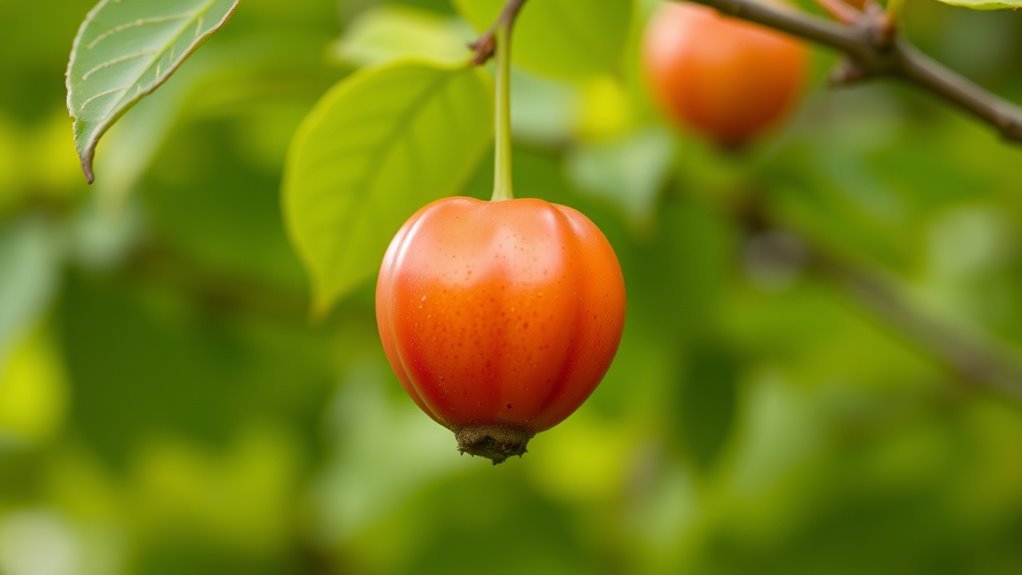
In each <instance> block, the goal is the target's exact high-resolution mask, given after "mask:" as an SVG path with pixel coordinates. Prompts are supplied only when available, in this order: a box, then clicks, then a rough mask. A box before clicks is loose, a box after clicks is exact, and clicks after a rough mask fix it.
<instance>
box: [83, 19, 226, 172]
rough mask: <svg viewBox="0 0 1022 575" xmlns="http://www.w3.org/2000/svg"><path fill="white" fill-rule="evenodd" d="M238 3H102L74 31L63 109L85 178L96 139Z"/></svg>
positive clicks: (180, 61)
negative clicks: (69, 123)
mask: <svg viewBox="0 0 1022 575" xmlns="http://www.w3.org/2000/svg"><path fill="white" fill-rule="evenodd" d="M237 5H238V0H101V1H100V3H99V4H97V5H96V7H95V8H93V9H92V11H91V12H89V15H88V16H86V17H85V21H84V22H82V26H81V28H79V29H78V35H77V36H76V37H75V40H74V45H73V46H72V48H71V58H70V60H69V62H68V66H67V78H66V81H67V107H68V111H70V113H71V118H72V119H73V120H74V136H75V148H76V149H77V150H78V156H79V157H80V158H81V161H82V169H83V170H84V171H85V177H86V179H88V180H89V182H90V183H91V182H92V180H93V173H92V160H93V156H94V155H95V152H96V144H97V143H98V142H99V138H100V137H101V136H102V135H103V134H104V133H105V132H106V131H107V130H108V129H109V128H110V126H112V125H113V123H114V122H115V121H117V119H118V118H120V117H121V116H122V115H123V114H124V113H125V112H126V111H127V110H128V109H129V108H131V107H132V106H134V105H135V103H137V102H138V101H139V100H141V99H142V97H143V96H145V95H146V94H149V93H151V92H152V91H153V90H155V89H156V88H157V87H159V85H160V84H162V83H163V82H164V81H166V80H167V78H168V77H170V75H171V74H172V73H173V72H174V70H176V69H177V68H178V66H180V65H181V63H182V62H183V61H184V60H185V58H187V57H188V56H189V55H191V53H192V52H194V51H195V49H196V48H198V47H199V45H200V44H202V43H203V42H204V41H205V40H206V39H207V38H209V37H210V36H211V35H212V34H213V33H214V32H216V31H217V30H219V29H220V28H221V27H222V26H223V25H224V23H225V22H226V21H227V18H228V17H230V15H231V13H232V12H233V11H234V9H235V8H236V7H237Z"/></svg>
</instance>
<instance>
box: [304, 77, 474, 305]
mask: <svg viewBox="0 0 1022 575" xmlns="http://www.w3.org/2000/svg"><path fill="white" fill-rule="evenodd" d="M492 114H493V112H492V108H491V104H490V90H489V88H488V86H487V84H486V83H485V82H484V81H483V79H482V77H481V76H480V74H479V73H478V72H477V71H476V70H474V69H472V68H468V67H458V68H445V67H440V66H434V65H429V64H423V63H408V62H405V63H396V64H390V65H386V66H383V67H379V68H373V69H367V70H363V71H362V72H359V73H357V74H355V75H354V76H351V77H349V78H347V79H345V80H343V81H342V82H341V83H339V84H338V85H337V86H335V87H334V88H333V89H332V90H331V91H330V92H329V93H328V94H327V95H326V96H324V97H323V99H322V100H320V102H319V103H318V104H317V105H316V107H315V108H314V109H313V110H312V112H311V113H310V114H309V116H308V117H307V118H306V119H305V121H304V122H303V124H302V126H301V127H300V128H299V130H298V133H297V134H296V136H295V139H294V141H293V142H292V144H291V150H290V153H289V157H288V162H287V169H286V174H285V181H284V209H285V212H286V217H287V223H288V228H289V231H290V234H291V238H292V241H293V242H294V244H295V246H296V247H297V250H298V253H299V255H300V256H301V258H302V261H303V262H304V263H305V266H306V268H307V269H308V270H309V273H310V274H311V276H312V280H313V292H314V300H315V301H314V310H315V311H316V312H317V313H324V312H326V311H327V310H328V309H329V308H330V306H331V304H332V303H333V302H334V300H336V299H337V298H338V297H340V296H342V295H344V294H345V293H346V292H348V291H349V290H350V289H351V288H353V287H355V286H356V285H357V284H358V283H359V282H362V281H364V280H365V279H367V278H369V277H370V276H372V274H373V273H374V272H375V271H376V270H377V268H378V267H379V265H380V261H381V259H382V258H383V252H384V251H385V250H386V248H387V244H388V242H389V241H390V238H391V237H392V236H393V234H394V233H396V232H397V229H398V228H399V227H400V226H401V224H402V223H403V222H404V220H405V219H406V218H408V217H409V216H411V215H412V213H413V212H414V211H415V210H416V209H418V208H419V207H421V206H422V205H423V204H425V203H427V202H429V201H430V200H433V199H436V198H439V197H442V196H447V195H451V194H453V193H455V192H456V191H457V190H458V188H459V187H460V186H461V184H462V183H463V182H464V181H465V180H466V178H467V177H468V176H469V175H471V172H472V170H473V169H474V168H475V166H476V164H477V163H478V161H479V159H480V157H481V156H482V154H483V152H484V151H485V150H486V149H487V147H488V145H489V142H490V140H491V138H492V135H493V125H492V124H493V122H492Z"/></svg>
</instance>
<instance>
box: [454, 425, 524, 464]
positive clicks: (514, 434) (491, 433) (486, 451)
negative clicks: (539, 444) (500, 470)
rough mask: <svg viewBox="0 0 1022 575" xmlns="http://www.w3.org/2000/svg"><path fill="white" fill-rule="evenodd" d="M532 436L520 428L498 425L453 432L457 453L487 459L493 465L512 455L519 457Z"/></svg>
mask: <svg viewBox="0 0 1022 575" xmlns="http://www.w3.org/2000/svg"><path fill="white" fill-rule="evenodd" d="M533 435H534V434H533V433H530V432H528V431H526V430H524V429H522V428H520V427H514V426H511V425H500V424H491V425H470V426H465V427H462V428H459V429H457V430H456V431H455V432H454V436H455V437H456V438H457V439H458V451H460V452H461V453H468V454H469V455H478V456H480V457H487V458H489V459H490V460H492V461H493V464H494V465H496V464H498V463H503V461H504V460H505V459H507V458H508V457H511V456H512V455H517V456H519V457H521V456H522V454H524V453H525V451H526V449H525V447H526V446H527V445H528V444H529V440H530V439H532V436H533Z"/></svg>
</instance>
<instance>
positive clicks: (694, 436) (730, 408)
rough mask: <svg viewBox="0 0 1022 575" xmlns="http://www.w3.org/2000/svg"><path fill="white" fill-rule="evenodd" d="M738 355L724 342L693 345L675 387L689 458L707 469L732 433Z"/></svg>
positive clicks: (679, 427)
mask: <svg viewBox="0 0 1022 575" xmlns="http://www.w3.org/2000/svg"><path fill="white" fill-rule="evenodd" d="M740 371H741V369H740V358H739V357H737V356H736V354H734V353H733V352H731V351H730V350H729V349H728V348H727V347H726V346H725V345H723V344H714V343H709V342H706V343H701V344H699V345H696V346H695V347H694V349H693V350H692V353H691V356H690V357H689V359H688V364H687V366H686V369H685V370H684V374H683V379H682V381H681V382H680V388H679V390H678V392H679V395H680V405H679V411H678V418H677V422H676V424H677V427H676V430H677V433H678V434H679V435H680V437H679V440H680V443H681V444H682V446H683V448H684V450H685V452H686V454H687V455H688V457H689V460H690V461H691V462H692V463H693V464H694V465H695V466H696V467H697V468H698V469H700V470H702V471H709V470H711V469H712V468H713V466H714V464H715V463H716V462H717V461H718V459H719V458H720V455H721V453H722V452H723V450H724V447H725V446H726V445H727V440H728V438H729V437H730V435H731V428H732V427H733V424H734V421H735V417H736V414H737V406H738V383H739V377H740Z"/></svg>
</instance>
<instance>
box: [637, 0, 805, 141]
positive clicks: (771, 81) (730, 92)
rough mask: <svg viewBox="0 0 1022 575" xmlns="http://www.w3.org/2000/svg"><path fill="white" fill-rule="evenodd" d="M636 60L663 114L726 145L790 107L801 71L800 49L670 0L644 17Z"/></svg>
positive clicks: (785, 38) (780, 38) (750, 27)
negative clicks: (639, 60)
mask: <svg viewBox="0 0 1022 575" xmlns="http://www.w3.org/2000/svg"><path fill="white" fill-rule="evenodd" d="M643 64H644V67H645V69H646V75H647V77H648V80H649V83H650V85H651V88H652V91H653V93H654V96H655V98H656V99H657V101H658V102H659V104H660V105H661V107H662V108H663V109H664V111H665V112H666V113H667V114H668V115H669V116H671V117H672V118H673V119H674V120H675V121H677V122H678V123H679V124H681V125H683V126H687V127H688V128H690V129H692V130H694V131H696V132H698V133H700V134H702V135H704V136H706V137H708V138H710V139H711V140H713V141H715V142H716V143H717V144H719V145H721V146H723V147H727V148H733V147H738V146H741V145H743V144H745V143H746V142H747V141H748V140H749V139H750V138H752V137H754V136H756V135H757V134H759V133H761V132H762V131H764V130H765V129H767V128H769V127H770V126H771V125H773V124H774V123H776V122H777V121H778V120H779V119H780V118H782V117H783V116H784V115H785V113H786V112H787V111H788V109H789V108H791V106H792V104H793V103H794V102H795V101H796V99H797V98H798V96H799V92H800V90H801V86H802V82H803V78H804V76H805V68H806V48H805V46H804V45H803V44H802V43H801V42H800V41H798V40H795V39H794V38H791V37H789V36H785V35H784V34H782V33H780V32H776V31H773V30H770V29H767V28H764V27H761V26H758V25H756V24H751V23H748V22H743V21H741V20H735V19H733V18H727V17H725V16H722V15H720V14H719V13H717V11H716V10H713V9H712V8H708V7H706V6H701V5H694V4H679V3H674V2H670V3H666V4H664V5H663V6H661V7H660V9H659V10H658V11H657V12H656V13H655V14H654V15H653V17H652V19H651V20H650V22H649V25H648V27H647V29H646V34H645V38H644V45H643Z"/></svg>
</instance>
